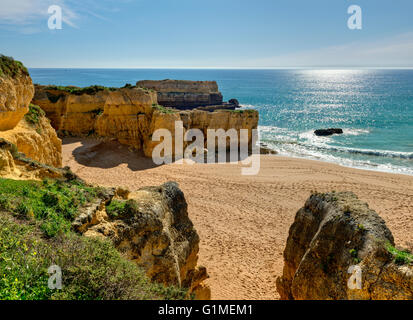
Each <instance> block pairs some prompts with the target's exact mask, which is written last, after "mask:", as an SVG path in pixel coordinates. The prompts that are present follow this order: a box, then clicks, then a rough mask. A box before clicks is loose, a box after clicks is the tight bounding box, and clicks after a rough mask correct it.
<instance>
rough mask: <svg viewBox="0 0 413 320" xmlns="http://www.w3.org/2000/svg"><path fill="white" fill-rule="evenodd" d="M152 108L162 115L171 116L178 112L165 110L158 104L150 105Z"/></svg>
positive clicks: (171, 109) (169, 109) (170, 109)
mask: <svg viewBox="0 0 413 320" xmlns="http://www.w3.org/2000/svg"><path fill="white" fill-rule="evenodd" d="M152 108H154V109H156V110H158V111H160V112H162V113H166V114H171V113H176V112H178V110H176V109H173V108H167V107H164V106H161V105H159V104H155V103H154V104H153V105H152Z"/></svg>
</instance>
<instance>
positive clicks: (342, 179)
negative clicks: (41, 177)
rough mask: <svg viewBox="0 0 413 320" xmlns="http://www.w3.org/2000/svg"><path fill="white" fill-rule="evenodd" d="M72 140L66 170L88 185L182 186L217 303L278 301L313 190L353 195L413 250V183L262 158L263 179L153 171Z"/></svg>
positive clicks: (133, 157) (115, 152) (197, 169)
mask: <svg viewBox="0 0 413 320" xmlns="http://www.w3.org/2000/svg"><path fill="white" fill-rule="evenodd" d="M94 145H96V141H93V140H92V139H78V138H66V139H64V141H63V148H62V149H63V150H62V151H63V165H64V166H70V167H71V168H72V170H73V172H74V173H76V174H78V175H79V176H80V177H81V178H83V179H84V180H85V181H87V182H89V183H93V184H99V185H104V186H119V187H124V188H128V189H129V190H136V189H139V188H141V187H144V186H150V185H160V184H162V183H165V182H166V181H171V180H172V181H177V182H178V183H179V185H180V188H181V189H182V190H183V192H184V194H185V198H186V200H187V202H188V212H189V216H190V218H191V220H192V221H193V223H194V225H195V228H196V229H197V231H198V233H199V235H200V238H201V242H200V260H199V264H200V265H204V266H206V268H207V270H208V272H209V274H210V279H209V280H208V281H207V283H208V284H209V285H210V286H211V290H212V299H278V298H279V295H278V293H277V292H276V287H275V280H276V277H277V276H280V275H281V274H282V268H283V263H284V262H283V251H284V248H285V243H286V240H287V237H288V231H289V228H290V225H291V224H292V222H293V221H294V217H295V214H296V212H297V210H298V209H299V208H301V207H302V206H303V205H304V202H305V200H306V199H307V198H308V197H309V196H310V194H311V192H312V191H318V192H331V191H352V192H354V193H355V194H356V195H357V196H358V197H359V198H360V199H361V200H362V201H366V202H367V203H368V204H369V205H370V207H371V208H372V209H374V210H375V211H376V212H377V213H378V214H379V215H380V216H381V217H382V218H383V219H384V220H385V221H386V223H387V225H388V227H389V228H390V229H391V230H392V232H393V234H394V237H395V240H396V244H397V245H399V246H402V247H405V248H408V249H413V202H412V199H413V177H412V176H409V175H402V174H394V173H384V172H379V171H370V170H364V169H355V168H348V167H344V166H341V165H337V164H332V163H328V162H324V161H317V160H307V159H298V158H293V157H283V156H279V155H277V156H273V155H271V156H261V170H260V173H259V174H258V175H256V176H242V175H241V168H242V166H241V165H240V164H230V163H222V164H193V165H190V164H184V165H178V164H171V165H164V166H154V165H152V164H151V162H152V161H151V159H148V158H143V157H141V156H139V154H138V153H136V152H134V151H131V150H130V149H129V148H128V147H126V146H122V145H119V144H117V143H111V144H103V145H102V146H101V147H97V148H96V147H93V146H94Z"/></svg>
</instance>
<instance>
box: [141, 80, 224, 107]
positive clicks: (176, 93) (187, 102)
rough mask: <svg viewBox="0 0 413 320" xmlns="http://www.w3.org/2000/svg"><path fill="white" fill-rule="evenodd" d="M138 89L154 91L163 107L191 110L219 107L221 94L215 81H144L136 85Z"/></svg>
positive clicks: (221, 98)
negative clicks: (209, 106) (203, 107)
mask: <svg viewBox="0 0 413 320" xmlns="http://www.w3.org/2000/svg"><path fill="white" fill-rule="evenodd" d="M136 85H137V86H138V87H142V88H148V89H152V90H155V91H156V92H157V96H158V103H159V104H160V105H162V106H164V107H173V108H177V109H192V108H195V107H200V106H208V105H220V104H222V102H223V97H222V94H221V92H219V90H218V85H217V83H216V82H215V81H186V80H169V79H168V80H161V81H154V80H144V81H138V82H137V83H136Z"/></svg>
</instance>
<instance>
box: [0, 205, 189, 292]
mask: <svg viewBox="0 0 413 320" xmlns="http://www.w3.org/2000/svg"><path fill="white" fill-rule="evenodd" d="M52 265H57V266H59V267H60V268H61V270H62V285H63V287H62V289H61V290H51V289H49V287H48V279H49V274H48V268H49V267H50V266H52ZM185 295H186V292H185V291H184V290H180V289H177V288H173V287H169V288H167V287H164V286H162V285H159V284H155V283H151V282H150V281H149V280H148V278H147V277H146V276H145V274H144V272H143V271H142V270H141V269H140V268H139V267H138V266H137V265H136V264H134V263H133V262H131V261H128V260H126V259H125V258H123V257H122V256H121V255H120V253H119V252H118V251H117V250H116V249H115V248H114V247H113V245H112V244H111V243H110V242H108V241H103V240H98V239H90V238H86V237H83V236H79V235H76V234H73V233H70V234H67V235H60V236H58V237H55V238H52V239H45V238H44V237H42V233H41V232H40V231H39V227H38V224H37V223H27V222H22V221H19V220H16V219H15V218H13V217H12V216H11V215H10V214H9V213H5V212H0V300H45V299H54V300H63V299H64V300H67V299H69V300H77V299H81V300H106V299H183V298H184V297H185Z"/></svg>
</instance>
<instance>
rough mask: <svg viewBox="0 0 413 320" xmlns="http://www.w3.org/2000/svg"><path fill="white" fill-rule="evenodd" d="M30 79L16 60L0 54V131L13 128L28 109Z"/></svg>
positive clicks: (32, 92) (30, 91) (30, 97)
mask: <svg viewBox="0 0 413 320" xmlns="http://www.w3.org/2000/svg"><path fill="white" fill-rule="evenodd" d="M33 94H34V87H33V84H32V79H31V78H30V76H29V73H28V72H27V69H26V68H25V67H24V66H23V65H22V64H21V63H20V62H18V61H14V60H13V59H12V58H9V57H5V56H3V55H0V131H5V130H10V129H13V128H14V127H15V126H16V125H17V123H19V121H20V120H21V119H22V118H23V116H24V115H25V114H26V113H27V111H28V110H29V109H28V107H29V103H30V101H31V99H32V97H33Z"/></svg>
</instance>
